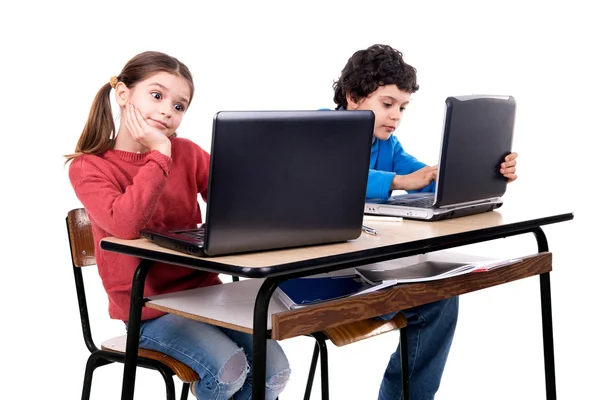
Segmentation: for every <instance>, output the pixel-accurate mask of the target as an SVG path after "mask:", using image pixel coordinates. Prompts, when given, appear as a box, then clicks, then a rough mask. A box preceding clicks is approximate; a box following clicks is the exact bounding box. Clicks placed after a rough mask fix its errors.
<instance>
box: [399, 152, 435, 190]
mask: <svg viewBox="0 0 600 400" xmlns="http://www.w3.org/2000/svg"><path fill="white" fill-rule="evenodd" d="M425 167H427V164H425V163H423V162H421V161H419V160H417V159H416V157H414V156H412V155H410V154H408V153H407V152H406V151H405V150H404V148H403V147H402V145H401V144H400V142H399V141H398V140H394V160H393V168H394V172H395V173H396V174H397V175H401V176H403V175H409V174H412V173H413V172H416V171H418V170H420V169H423V168H425ZM396 179H399V177H398V178H396ZM434 191H435V181H433V182H431V183H429V184H427V185H426V186H425V187H422V188H420V189H413V190H407V192H408V193H418V192H434Z"/></svg>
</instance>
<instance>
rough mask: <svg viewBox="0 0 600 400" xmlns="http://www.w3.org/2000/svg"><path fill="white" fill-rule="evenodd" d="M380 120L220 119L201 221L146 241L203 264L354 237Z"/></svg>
mask: <svg viewBox="0 0 600 400" xmlns="http://www.w3.org/2000/svg"><path fill="white" fill-rule="evenodd" d="M374 120H375V116H374V114H373V113H372V112H371V111H222V112H219V113H217V114H216V115H215V117H214V120H213V137H212V145H211V161H210V177H209V187H208V196H207V206H206V218H205V223H204V224H203V225H202V226H201V227H199V229H195V230H185V231H178V230H174V231H157V230H152V229H145V230H142V232H141V235H142V237H145V238H147V239H150V240H151V241H153V242H155V243H156V244H158V245H160V246H163V247H167V248H170V249H174V250H178V251H181V252H185V253H189V254H193V255H198V256H217V255H226V254H234V253H243V252H252V251H259V250H270V249H281V248H289V247H297V246H307V245H316V244H325V243H333V242H343V241H347V240H351V239H356V238H357V237H359V236H360V234H361V230H362V218H363V208H364V203H365V196H366V187H367V177H368V172H369V158H370V155H371V140H372V137H373V126H374Z"/></svg>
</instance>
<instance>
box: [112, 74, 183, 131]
mask: <svg viewBox="0 0 600 400" xmlns="http://www.w3.org/2000/svg"><path fill="white" fill-rule="evenodd" d="M191 94H192V93H191V89H190V85H189V83H188V81H187V80H185V79H184V78H182V77H181V76H179V75H173V74H171V73H168V72H164V71H161V72H157V73H156V74H154V75H151V76H150V77H148V78H146V79H144V80H142V81H139V82H138V83H137V84H136V85H135V86H134V87H132V88H127V87H126V86H125V85H124V84H121V85H119V86H118V87H117V102H118V103H119V105H120V106H121V108H123V107H125V105H127V104H133V106H134V107H135V108H136V109H138V110H139V111H140V113H141V114H142V116H143V117H144V120H145V121H146V123H148V125H150V126H151V127H153V128H156V129H158V130H159V131H161V132H163V133H164V135H165V136H167V137H169V136H171V135H172V134H173V133H175V131H176V130H177V128H178V127H179V125H180V124H181V120H182V119H183V114H184V113H185V111H186V110H187V107H188V105H189V103H190V98H191Z"/></svg>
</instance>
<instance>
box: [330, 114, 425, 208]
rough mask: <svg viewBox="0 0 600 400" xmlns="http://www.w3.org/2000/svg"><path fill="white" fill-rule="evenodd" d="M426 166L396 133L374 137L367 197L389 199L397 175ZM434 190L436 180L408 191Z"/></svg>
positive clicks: (406, 173)
mask: <svg viewBox="0 0 600 400" xmlns="http://www.w3.org/2000/svg"><path fill="white" fill-rule="evenodd" d="M320 110H327V111H329V110H330V109H329V108H321V109H320ZM339 110H345V108H344V107H340V108H339ZM426 166H427V164H425V163H422V162H421V161H419V160H417V159H416V158H415V157H413V156H411V155H410V154H408V153H407V152H405V151H404V149H403V148H402V145H401V144H400V141H399V140H398V138H397V137H396V136H395V135H392V136H390V138H389V139H388V140H381V139H378V138H376V137H373V145H372V147H371V161H370V163H369V180H368V182H367V199H380V200H387V199H388V198H389V197H390V194H391V193H392V191H391V190H390V186H392V180H394V176H395V175H408V174H410V173H413V172H415V171H417V170H419V169H421V168H423V167H426ZM434 191H435V182H431V183H430V184H429V185H428V186H425V187H424V188H422V189H419V190H409V191H408V192H409V193H415V192H434Z"/></svg>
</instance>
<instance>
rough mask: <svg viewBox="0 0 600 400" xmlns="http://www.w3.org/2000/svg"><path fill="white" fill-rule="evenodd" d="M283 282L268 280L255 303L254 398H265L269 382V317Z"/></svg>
mask: <svg viewBox="0 0 600 400" xmlns="http://www.w3.org/2000/svg"><path fill="white" fill-rule="evenodd" d="M280 282H281V279H278V278H267V279H265V281H264V282H263V284H262V286H261V287H260V290H259V291H258V294H257V295H256V302H255V303H254V326H253V328H252V331H253V335H252V398H253V399H256V400H258V399H264V398H265V384H266V382H267V316H268V311H269V301H270V300H271V295H272V294H273V292H274V291H275V289H276V288H277V286H278V285H279V283H280Z"/></svg>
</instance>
